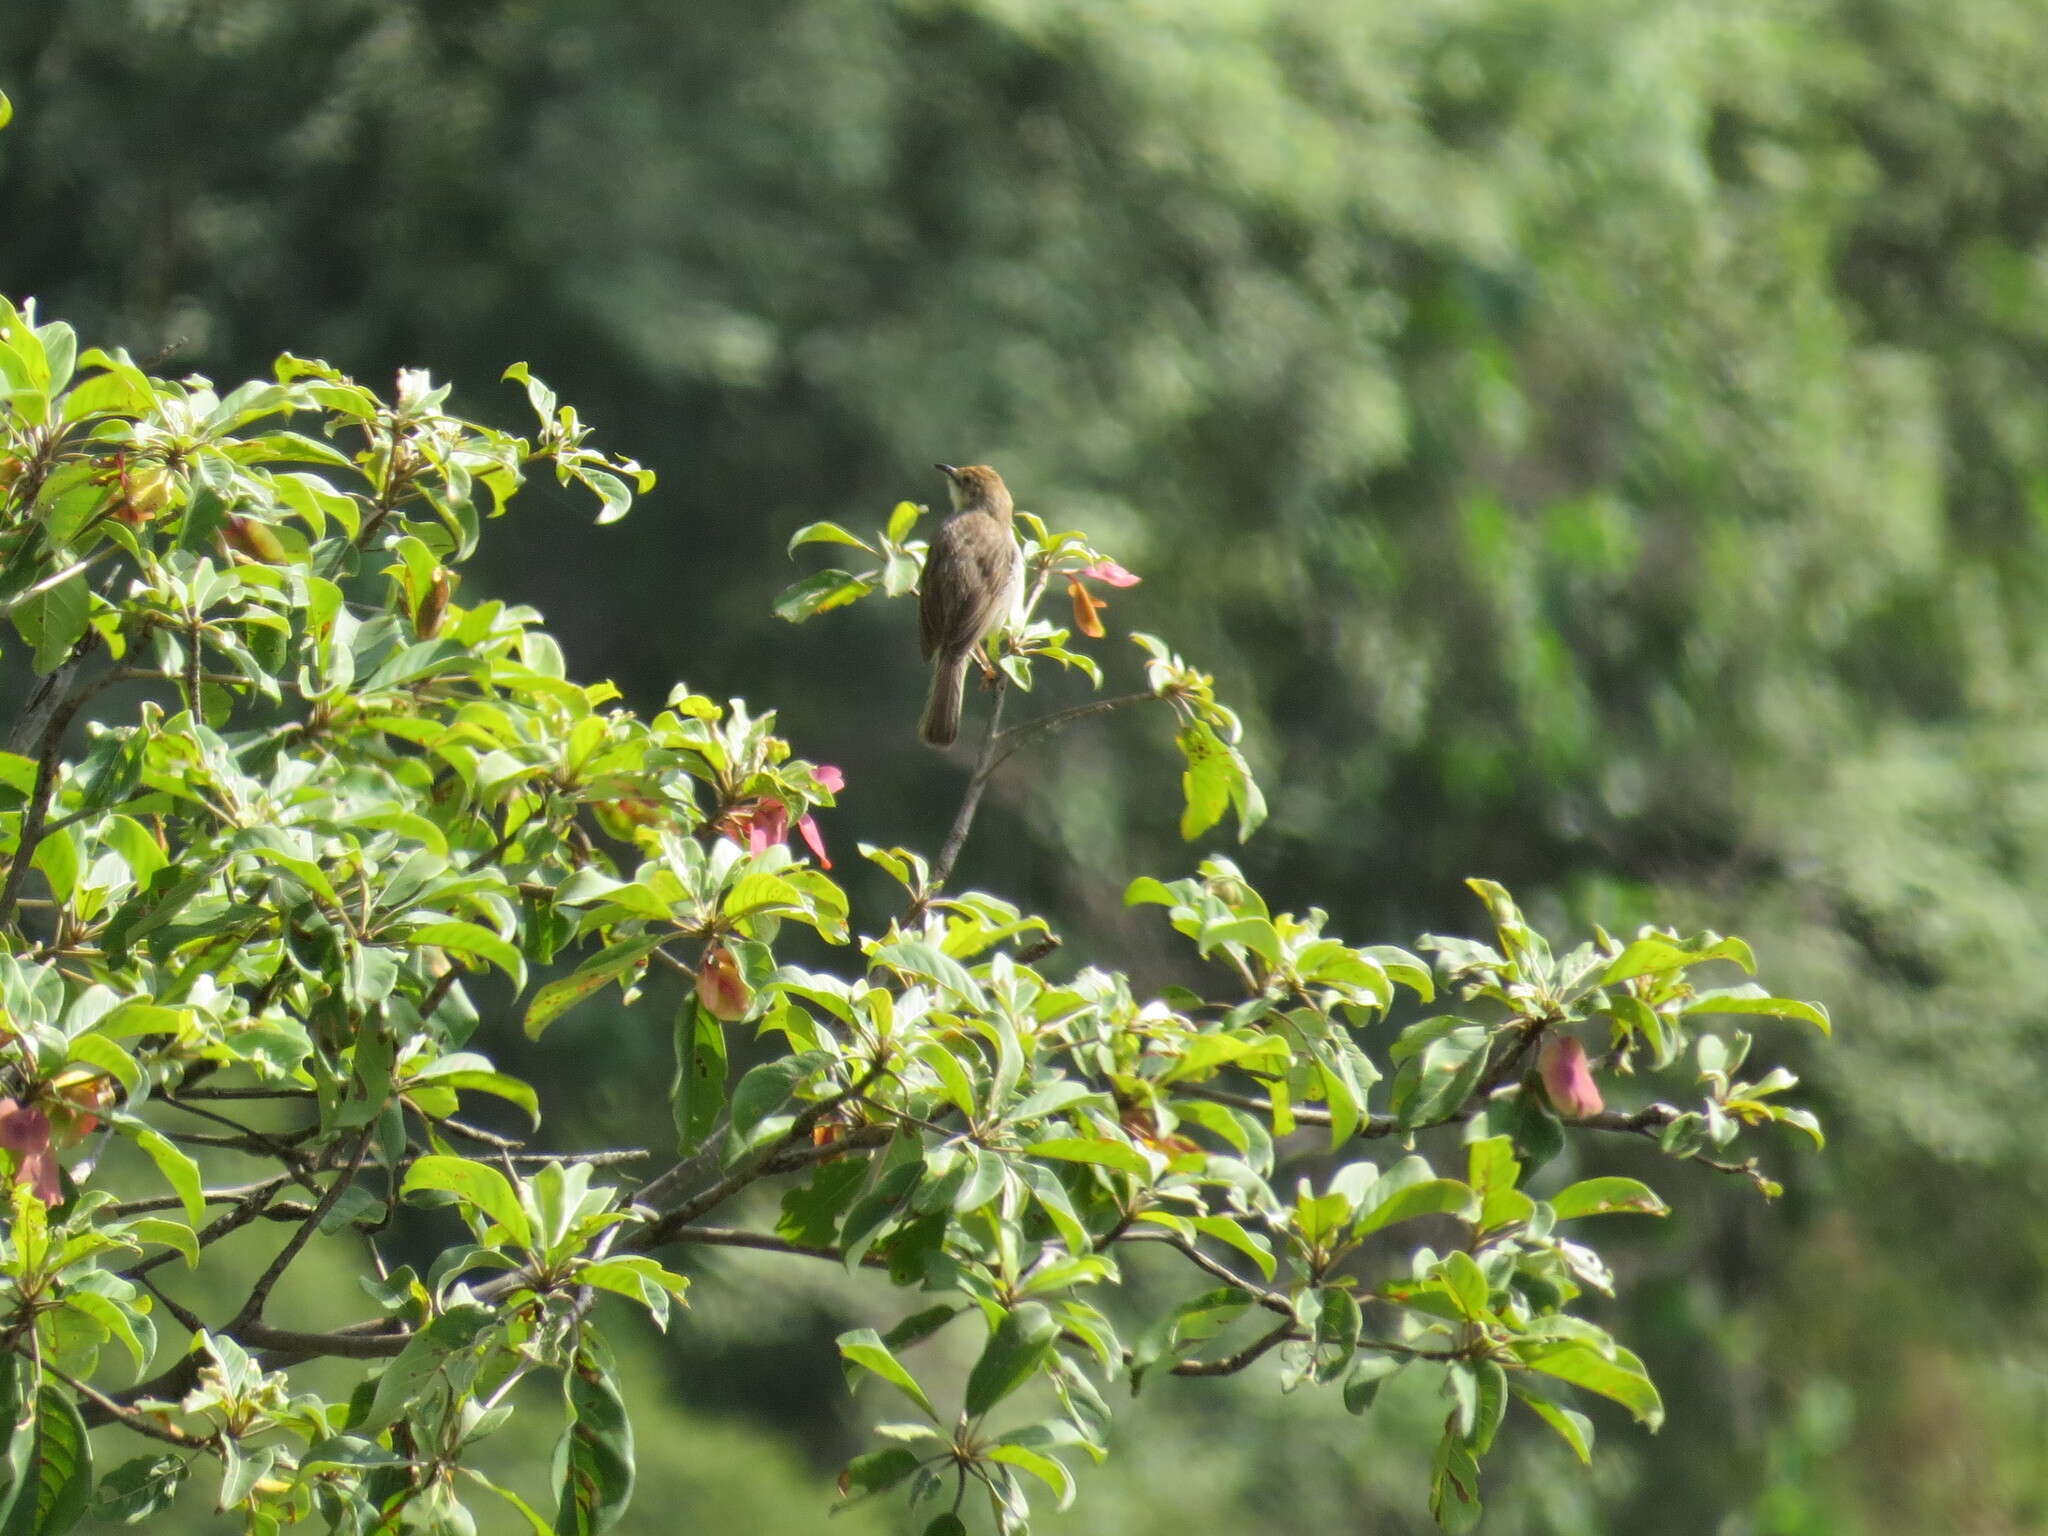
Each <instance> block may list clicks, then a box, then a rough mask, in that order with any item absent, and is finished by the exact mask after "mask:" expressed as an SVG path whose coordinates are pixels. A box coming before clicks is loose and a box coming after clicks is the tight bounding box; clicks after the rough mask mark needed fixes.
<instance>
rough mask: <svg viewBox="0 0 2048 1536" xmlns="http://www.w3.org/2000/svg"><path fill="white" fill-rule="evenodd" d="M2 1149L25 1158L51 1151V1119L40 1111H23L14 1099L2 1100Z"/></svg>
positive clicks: (0, 1109)
mask: <svg viewBox="0 0 2048 1536" xmlns="http://www.w3.org/2000/svg"><path fill="white" fill-rule="evenodd" d="M0 1147H5V1148H6V1149H7V1150H8V1151H10V1152H19V1153H22V1154H24V1155H25V1156H30V1157H32V1156H34V1155H35V1154H36V1153H38V1152H47V1151H49V1149H50V1117H49V1116H48V1115H46V1114H44V1113H43V1112H42V1111H41V1110H40V1109H23V1108H22V1107H21V1106H20V1105H19V1104H16V1103H15V1102H14V1100H12V1099H0Z"/></svg>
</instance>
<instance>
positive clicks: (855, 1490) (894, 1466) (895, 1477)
mask: <svg viewBox="0 0 2048 1536" xmlns="http://www.w3.org/2000/svg"><path fill="white" fill-rule="evenodd" d="M917 1465H918V1458H917V1452H915V1451H913V1450H912V1449H910V1447H909V1446H907V1445H891V1446H885V1447H883V1448H882V1449H881V1450H879V1451H869V1452H868V1453H867V1454H866V1455H863V1456H856V1457H854V1458H853V1460H851V1461H849V1462H848V1463H847V1464H846V1465H845V1467H843V1468H842V1469H841V1470H840V1473H839V1495H840V1498H841V1499H842V1500H843V1501H845V1502H846V1503H851V1502H852V1501H853V1500H855V1499H864V1498H868V1497H869V1496H871V1495H873V1494H877V1493H886V1492H888V1491H889V1490H890V1489H891V1488H894V1487H895V1486H896V1485H897V1484H898V1483H900V1482H902V1481H903V1479H905V1478H906V1477H908V1476H910V1474H911V1473H913V1472H915V1471H916V1470H917ZM842 1507H843V1506H842Z"/></svg>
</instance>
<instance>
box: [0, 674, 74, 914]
mask: <svg viewBox="0 0 2048 1536" xmlns="http://www.w3.org/2000/svg"><path fill="white" fill-rule="evenodd" d="M96 691H97V690H96V689H95V688H94V686H93V685H92V684H90V683H89V684H87V685H86V686H85V687H83V688H80V689H78V690H76V691H75V692H73V693H72V694H70V695H69V696H68V697H66V698H65V699H64V701H63V702H62V703H60V704H58V706H57V707H56V708H55V709H54V710H52V711H51V712H50V718H49V722H48V723H47V724H46V725H44V727H43V738H42V745H41V747H40V749H39V750H38V751H37V753H36V782H35V787H34V788H33V789H32V790H30V791H29V797H28V807H27V809H25V810H24V811H23V812H22V813H21V834H20V836H19V837H17V838H16V839H15V844H14V858H13V860H12V861H11V862H10V863H9V864H8V866H7V883H6V885H4V886H0V928H5V927H7V926H8V925H9V924H11V923H12V922H13V921H14V905H15V903H16V902H17V901H19V900H20V899H21V887H22V884H23V882H25V881H26V880H27V879H28V872H29V866H30V864H31V862H32V861H33V860H34V858H35V856H36V845H37V844H38V843H40V842H41V841H42V840H43V823H44V821H45V820H46V819H47V818H48V816H49V814H50V795H51V793H52V792H53V791H54V790H55V789H56V787H57V760H58V758H59V757H61V756H62V755H63V751H64V733H65V732H66V731H67V730H69V729H70V728H71V720H72V717H73V716H74V715H76V714H77V713H78V711H79V710H80V709H82V708H83V707H84V705H85V701H86V700H87V699H89V698H91V697H92V695H93V693H95V692H96Z"/></svg>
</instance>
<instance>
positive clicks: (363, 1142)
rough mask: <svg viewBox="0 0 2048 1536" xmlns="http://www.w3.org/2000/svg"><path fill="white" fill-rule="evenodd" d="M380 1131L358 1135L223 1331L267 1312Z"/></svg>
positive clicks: (239, 1330)
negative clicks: (265, 1306) (274, 1289)
mask: <svg viewBox="0 0 2048 1536" xmlns="http://www.w3.org/2000/svg"><path fill="white" fill-rule="evenodd" d="M376 1131H377V1128H376V1126H375V1125H367V1126H365V1127H363V1133H362V1135H360V1136H358V1137H357V1138H356V1144H355V1150H354V1151H352V1152H350V1153H349V1159H348V1165H347V1166H346V1167H345V1168H343V1169H342V1170H341V1172H340V1173H339V1174H338V1175H337V1176H336V1177H335V1179H334V1182H333V1183H331V1184H329V1185H328V1186H327V1193H326V1194H324V1195H322V1196H321V1197H320V1203H319V1204H318V1205H316V1206H314V1207H313V1214H312V1215H310V1216H308V1217H307V1218H306V1220H305V1222H304V1223H303V1224H302V1225H301V1226H300V1227H299V1229H298V1230H297V1231H296V1232H294V1233H292V1235H291V1236H290V1237H288V1238H286V1239H285V1243H284V1247H282V1248H280V1249H279V1250H278V1252H277V1257H276V1258H274V1259H272V1260H271V1261H270V1265H269V1267H268V1268H267V1269H265V1270H264V1271H263V1273H262V1274H261V1275H259V1276H257V1279H256V1284H255V1285H254V1286H252V1287H251V1288H250V1290H249V1295H248V1298H247V1299H246V1300H245V1301H244V1302H243V1303H242V1305H241V1306H240V1307H239V1308H238V1309H237V1310H236V1312H235V1315H234V1317H233V1318H232V1319H231V1320H230V1321H229V1322H228V1324H227V1326H226V1327H225V1328H224V1329H222V1330H221V1331H222V1332H224V1333H228V1334H240V1333H242V1332H243V1330H245V1329H246V1328H247V1327H248V1326H249V1325H250V1324H251V1323H253V1322H256V1321H257V1320H258V1319H259V1318H261V1317H262V1316H263V1304H264V1303H265V1302H266V1301H268V1300H269V1299H270V1292H271V1289H272V1287H274V1286H275V1285H276V1284H277V1282H278V1280H279V1279H281V1278H282V1277H283V1275H284V1272H285V1270H286V1269H288V1268H289V1267H290V1266H291V1262H292V1260H293V1259H296V1258H297V1257H298V1256H299V1251H300V1250H301V1249H303V1248H304V1247H305V1246H306V1244H307V1243H308V1242H309V1241H310V1240H311V1239H312V1236H313V1233H314V1230H315V1229H316V1228H318V1227H319V1225H320V1223H321V1222H322V1221H324V1220H326V1219H327V1213H328V1212H329V1211H331V1210H333V1209H334V1206H335V1202H336V1201H338V1200H340V1199H341V1197H342V1193H343V1191H345V1190H346V1189H347V1188H348V1187H349V1186H350V1185H351V1184H353V1183H355V1181H356V1171H357V1170H358V1169H359V1168H361V1167H362V1166H363V1157H364V1155H365V1154H367V1153H368V1152H369V1150H370V1141H371V1139H372V1138H373V1137H374V1136H375V1135H376Z"/></svg>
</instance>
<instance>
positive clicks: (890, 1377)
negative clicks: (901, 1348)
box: [838, 1308, 1043, 1424]
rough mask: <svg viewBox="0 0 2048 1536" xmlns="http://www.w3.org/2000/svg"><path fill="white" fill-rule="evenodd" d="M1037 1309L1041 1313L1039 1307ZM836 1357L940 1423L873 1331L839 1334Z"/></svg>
mask: <svg viewBox="0 0 2048 1536" xmlns="http://www.w3.org/2000/svg"><path fill="white" fill-rule="evenodd" d="M1040 1310H1043V1309H1042V1308H1041V1309H1040ZM838 1344H839V1354H840V1357H841V1358H842V1359H844V1360H845V1361H846V1362H847V1363H848V1364H849V1365H852V1366H858V1367H859V1368H860V1369H862V1370H864V1371H866V1372H868V1373H869V1374H870V1375H874V1376H879V1377H881V1378H882V1380H884V1381H886V1382H888V1383H889V1385H890V1386H892V1387H894V1388H895V1389H896V1390H897V1391H899V1392H901V1393H902V1394H903V1395H904V1396H905V1397H907V1398H909V1399H910V1400H911V1401H912V1402H913V1403H915V1404H917V1406H918V1407H920V1408H922V1409H923V1410H924V1411H925V1416H926V1417H927V1418H929V1419H930V1420H931V1421H932V1422H933V1423H934V1424H936V1423H938V1422H939V1413H938V1410H937V1409H936V1408H934V1407H932V1400H931V1399H930V1398H928V1397H926V1396H925V1393H924V1388H923V1387H921V1386H919V1385H918V1384H917V1378H916V1377H915V1376H912V1375H911V1374H910V1372H909V1371H907V1370H905V1369H904V1368H903V1362H902V1361H900V1360H898V1359H897V1358H896V1356H895V1355H894V1354H892V1353H891V1352H890V1350H889V1346H888V1345H886V1344H884V1343H883V1342H882V1336H881V1335H880V1334H878V1333H876V1332H875V1330H874V1329H872V1328H855V1329H854V1330H852V1331H851V1332H850V1333H842V1334H840V1335H839V1339H838ZM853 1380H854V1377H853V1373H852V1372H851V1371H848V1372H847V1381H848V1385H851V1384H852V1382H853Z"/></svg>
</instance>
